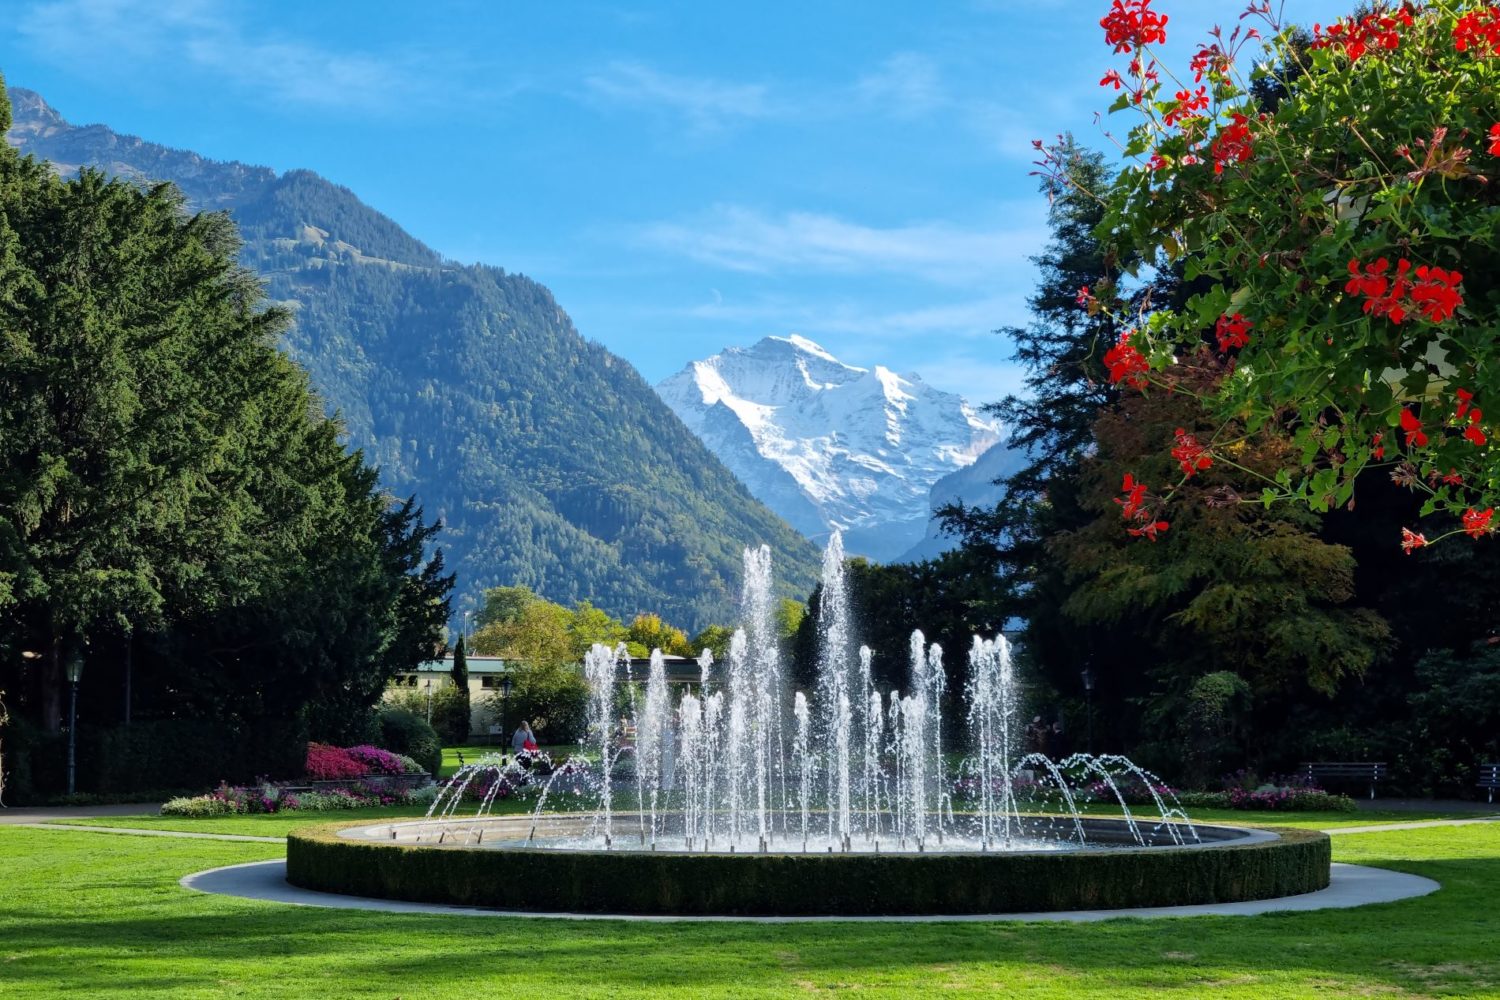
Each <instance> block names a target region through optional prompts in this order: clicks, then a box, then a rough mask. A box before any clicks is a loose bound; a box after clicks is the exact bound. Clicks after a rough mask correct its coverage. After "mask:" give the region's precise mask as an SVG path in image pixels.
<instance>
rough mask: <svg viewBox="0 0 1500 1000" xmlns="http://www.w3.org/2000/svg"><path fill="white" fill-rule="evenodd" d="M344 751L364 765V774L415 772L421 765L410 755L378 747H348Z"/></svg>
mask: <svg viewBox="0 0 1500 1000" xmlns="http://www.w3.org/2000/svg"><path fill="white" fill-rule="evenodd" d="M344 753H345V754H346V755H347V756H348V757H349V758H350V759H351V760H353V761H354V762H355V763H358V764H362V765H364V767H365V774H417V773H420V772H421V770H422V767H421V765H420V764H418V763H417V762H416V761H414V760H412V759H411V758H410V757H404V756H402V755H400V754H394V753H391V752H390V751H389V750H382V749H380V748H379V747H372V746H358V747H350V748H349V749H347V750H345V751H344Z"/></svg>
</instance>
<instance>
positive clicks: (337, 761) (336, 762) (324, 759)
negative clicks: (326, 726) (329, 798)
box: [304, 743, 370, 781]
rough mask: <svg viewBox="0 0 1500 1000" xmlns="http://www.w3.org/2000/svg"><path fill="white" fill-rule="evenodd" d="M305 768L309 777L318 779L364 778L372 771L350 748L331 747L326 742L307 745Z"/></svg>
mask: <svg viewBox="0 0 1500 1000" xmlns="http://www.w3.org/2000/svg"><path fill="white" fill-rule="evenodd" d="M304 770H305V771H306V772H307V776H308V777H309V778H314V779H316V780H318V781H338V780H339V779H341V778H363V777H364V776H365V775H367V774H369V773H370V768H369V766H368V765H366V764H364V763H362V762H360V761H358V760H356V759H354V758H353V757H352V756H350V754H349V751H348V750H343V749H340V748H339V747H331V746H328V745H327V744H325V743H309V744H308V745H307V763H306V766H305V768H304Z"/></svg>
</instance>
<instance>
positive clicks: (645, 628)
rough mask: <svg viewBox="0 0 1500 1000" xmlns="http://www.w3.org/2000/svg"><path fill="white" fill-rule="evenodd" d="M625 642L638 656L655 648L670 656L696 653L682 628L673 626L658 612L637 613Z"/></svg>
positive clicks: (627, 632)
mask: <svg viewBox="0 0 1500 1000" xmlns="http://www.w3.org/2000/svg"><path fill="white" fill-rule="evenodd" d="M625 642H626V643H627V644H628V645H629V646H630V647H631V654H632V655H636V656H645V655H646V654H648V653H650V652H651V651H652V650H653V649H660V650H661V651H662V652H663V653H666V654H668V655H670V656H693V655H694V652H693V647H692V645H691V644H690V643H689V642H688V638H687V636H686V635H685V634H684V633H683V631H682V629H679V628H673V627H672V626H670V625H668V624H667V623H666V622H664V621H662V620H661V615H656V614H649V613H643V614H639V615H636V616H635V618H634V619H633V620H632V621H631V623H630V627H629V628H628V629H626V632H625Z"/></svg>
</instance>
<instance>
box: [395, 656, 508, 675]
mask: <svg viewBox="0 0 1500 1000" xmlns="http://www.w3.org/2000/svg"><path fill="white" fill-rule="evenodd" d="M465 660H466V661H467V662H468V665H469V673H470V674H503V673H506V672H508V671H509V670H510V668H509V667H508V666H506V665H505V658H504V657H501V656H473V655H471V656H468V657H465ZM403 672H405V671H403ZM415 672H416V673H419V674H451V673H452V672H453V657H452V655H451V654H450V655H448V656H445V657H443V658H442V659H441V660H428V661H427V662H425V663H421V664H418V666H417V669H416V671H415Z"/></svg>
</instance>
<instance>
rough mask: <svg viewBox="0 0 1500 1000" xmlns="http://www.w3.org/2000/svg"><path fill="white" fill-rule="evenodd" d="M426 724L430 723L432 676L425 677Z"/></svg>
mask: <svg viewBox="0 0 1500 1000" xmlns="http://www.w3.org/2000/svg"><path fill="white" fill-rule="evenodd" d="M427 724H428V725H429V726H430V725H432V678H431V677H429V678H427Z"/></svg>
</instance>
